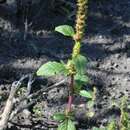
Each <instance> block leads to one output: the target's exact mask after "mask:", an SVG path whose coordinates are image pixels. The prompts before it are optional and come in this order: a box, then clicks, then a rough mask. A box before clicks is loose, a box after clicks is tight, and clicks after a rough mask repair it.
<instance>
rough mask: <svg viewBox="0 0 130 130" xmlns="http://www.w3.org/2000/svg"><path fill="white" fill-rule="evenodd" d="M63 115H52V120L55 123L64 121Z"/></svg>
mask: <svg viewBox="0 0 130 130" xmlns="http://www.w3.org/2000/svg"><path fill="white" fill-rule="evenodd" d="M65 118H66V117H65V115H64V114H63V113H55V114H54V115H53V119H54V120H56V121H63V120H65Z"/></svg>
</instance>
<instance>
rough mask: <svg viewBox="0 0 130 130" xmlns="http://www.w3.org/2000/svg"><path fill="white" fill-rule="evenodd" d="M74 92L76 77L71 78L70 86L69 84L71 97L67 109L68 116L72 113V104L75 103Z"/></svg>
mask: <svg viewBox="0 0 130 130" xmlns="http://www.w3.org/2000/svg"><path fill="white" fill-rule="evenodd" d="M73 91H74V76H73V75H71V77H70V84H69V97H68V104H67V109H66V114H67V115H68V113H69V112H71V107H72V102H73Z"/></svg>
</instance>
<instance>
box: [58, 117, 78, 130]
mask: <svg viewBox="0 0 130 130" xmlns="http://www.w3.org/2000/svg"><path fill="white" fill-rule="evenodd" d="M57 130H76V128H75V125H74V123H73V122H72V121H71V120H70V119H67V120H65V121H64V122H62V123H61V124H60V125H59V126H58V129H57Z"/></svg>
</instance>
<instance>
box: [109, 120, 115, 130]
mask: <svg viewBox="0 0 130 130" xmlns="http://www.w3.org/2000/svg"><path fill="white" fill-rule="evenodd" d="M107 129H108V130H116V129H117V126H116V122H115V121H114V120H113V121H111V122H110V123H109V124H108V126H107Z"/></svg>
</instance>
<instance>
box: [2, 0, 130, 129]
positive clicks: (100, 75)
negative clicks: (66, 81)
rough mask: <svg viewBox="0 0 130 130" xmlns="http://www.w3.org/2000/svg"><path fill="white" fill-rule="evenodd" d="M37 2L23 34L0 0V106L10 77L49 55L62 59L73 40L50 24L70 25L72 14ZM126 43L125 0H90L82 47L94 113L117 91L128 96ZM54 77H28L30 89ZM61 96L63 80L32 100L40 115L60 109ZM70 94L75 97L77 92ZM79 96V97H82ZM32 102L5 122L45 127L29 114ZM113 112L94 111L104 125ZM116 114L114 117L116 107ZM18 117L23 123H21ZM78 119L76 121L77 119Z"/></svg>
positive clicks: (129, 34)
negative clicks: (93, 90) (31, 82)
mask: <svg viewBox="0 0 130 130" xmlns="http://www.w3.org/2000/svg"><path fill="white" fill-rule="evenodd" d="M44 4H45V3H43V5H44ZM43 5H41V3H40V4H37V5H36V6H34V7H32V9H34V10H33V11H32V15H31V16H30V17H29V21H30V22H32V25H31V26H30V27H29V30H28V32H27V37H26V38H25V39H24V35H25V32H24V26H23V23H22V21H20V24H19V25H17V24H16V23H17V20H16V16H14V15H13V12H12V13H11V12H10V10H8V7H6V6H4V5H2V6H1V5H0V10H3V9H4V10H5V11H3V12H2V13H1V12H0V15H1V18H0V93H1V99H0V100H1V111H2V110H3V106H4V102H5V101H6V99H7V96H8V93H9V90H10V85H11V84H12V82H13V81H15V80H18V79H19V78H20V77H21V76H22V75H23V74H30V73H35V72H36V70H37V69H38V68H39V67H40V66H41V65H42V64H43V63H45V62H47V61H49V60H51V61H53V60H57V61H59V60H63V61H66V59H67V58H68V57H69V56H70V54H71V49H72V46H73V42H72V41H71V40H70V39H68V38H64V37H62V36H61V35H59V34H56V33H55V32H54V31H53V30H54V27H55V26H57V25H60V24H71V25H73V23H74V20H73V19H71V20H68V19H67V16H66V15H65V13H61V12H62V11H60V10H57V8H54V9H50V8H48V7H49V6H43ZM61 6H62V5H61ZM5 7H6V8H5ZM39 7H42V8H41V10H44V11H40V13H37V14H35V13H36V12H38V10H39ZM6 12H7V13H6ZM8 12H9V13H8ZM32 16H33V17H32ZM34 16H35V17H34ZM21 23H22V24H21ZM129 44H130V1H129V0H114V1H113V0H108V1H106V0H101V1H98V0H97V1H96V0H92V1H90V2H89V13H88V19H87V26H86V34H85V37H84V40H83V46H82V53H83V54H84V55H86V56H87V57H88V59H89V63H88V66H87V68H88V69H87V70H88V75H89V77H90V79H91V83H90V84H89V85H87V86H85V87H86V88H87V87H89V88H90V87H92V86H96V87H97V90H98V93H97V100H96V104H97V107H96V111H97V113H100V112H102V111H104V110H106V109H108V108H109V107H110V106H111V104H112V101H113V100H114V101H115V102H119V101H120V98H121V97H122V96H123V95H126V96H128V97H130V72H129V70H130V47H129V46H130V45H129ZM56 79H57V80H58V81H60V80H61V77H54V78H53V77H52V78H50V79H43V81H40V84H39V82H38V83H34V85H33V88H32V89H33V92H35V91H37V90H38V89H39V88H42V87H44V86H46V87H47V86H48V85H50V84H53V83H55V82H57V81H56ZM3 95H4V96H3ZM66 99H67V89H66V85H64V86H63V87H61V89H59V88H55V89H52V90H50V91H49V92H48V93H47V94H46V99H45V97H44V95H40V99H38V101H39V102H42V105H43V107H42V111H43V115H44V116H45V117H50V115H52V113H54V112H55V111H63V110H64V106H65V105H66V101H67V100H66ZM76 99H79V97H77V98H76ZM79 100H80V101H81V100H83V101H84V99H79ZM33 105H34V104H33ZM33 105H32V106H31V108H29V112H31V116H30V117H29V118H28V119H24V118H22V116H23V115H24V114H23V113H20V115H18V116H16V117H15V119H14V122H15V123H16V124H14V125H11V126H12V129H13V130H14V129H16V128H17V129H18V130H30V129H34V130H35V129H45V128H44V127H43V128H42V125H41V122H42V121H41V119H39V120H38V119H37V118H36V117H34V113H33V112H32V107H33ZM73 106H74V109H77V108H78V107H80V102H78V103H77V101H75V102H74V104H73ZM79 111H80V112H79ZM78 112H79V113H81V115H82V112H85V108H80V109H78ZM115 113H116V112H115V111H113V113H107V114H105V115H104V116H103V117H99V120H100V121H99V122H100V123H98V124H96V123H95V124H96V125H100V126H103V125H105V124H106V123H107V122H108V121H109V120H110V119H111V118H112V117H113V115H116V114H115ZM22 114H23V115H22ZM116 117H117V118H118V112H117V115H116ZM32 120H33V121H32ZM35 122H37V123H35ZM83 122H84V123H86V122H87V121H85V120H83ZM24 123H25V124H26V123H27V128H26V125H25V124H24ZM80 123H81V124H82V122H80ZM81 124H79V126H80V125H81ZM18 125H19V126H18ZM22 125H23V126H24V127H25V128H23V126H22ZM35 125H36V126H35ZM89 125H90V126H92V125H94V122H92V123H91V121H90V122H89ZM89 125H88V126H87V123H86V126H87V127H88V128H89ZM39 127H40V128H39ZM47 129H49V128H47ZM84 129H87V128H86V127H85V128H84Z"/></svg>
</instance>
